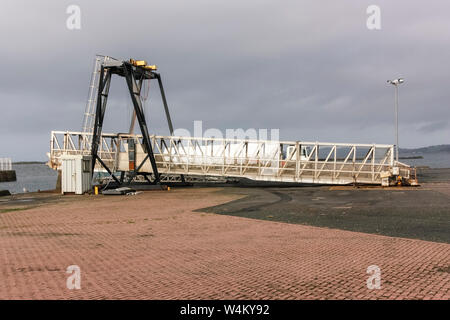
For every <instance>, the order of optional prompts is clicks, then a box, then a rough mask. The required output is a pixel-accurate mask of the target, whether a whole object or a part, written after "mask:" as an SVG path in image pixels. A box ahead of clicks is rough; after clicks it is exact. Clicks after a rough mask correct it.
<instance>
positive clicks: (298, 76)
mask: <svg viewBox="0 0 450 320" xmlns="http://www.w3.org/2000/svg"><path fill="white" fill-rule="evenodd" d="M373 4H375V5H378V6H379V7H380V9H381V30H369V29H368V28H367V26H366V20H367V18H368V17H369V15H368V14H367V13H366V9H367V7H368V6H369V5H373ZM69 5H78V6H79V7H80V9H81V29H80V30H69V29H68V28H67V27H66V20H67V19H68V17H69V14H67V13H66V9H67V7H68V6H69ZM0 37H1V39H2V42H1V43H2V44H1V50H0V61H1V71H0V105H1V114H0V121H1V122H0V157H6V156H10V157H12V158H13V160H14V161H19V160H46V155H45V154H46V152H48V149H49V139H50V131H51V130H81V126H82V118H83V112H84V108H85V104H86V99H87V93H88V86H89V80H90V73H91V69H92V63H93V58H94V56H95V54H97V53H99V54H105V55H110V56H113V57H117V58H122V59H129V58H136V59H145V60H147V61H148V62H150V63H151V64H156V65H158V68H159V72H160V73H161V75H162V77H163V81H164V85H165V90H166V95H167V99H168V102H169V107H170V110H171V114H172V119H173V122H174V125H175V127H182V128H186V129H189V130H192V129H193V121H194V120H202V121H203V127H204V128H219V129H222V130H224V129H226V128H243V129H248V128H257V129H258V128H267V129H271V128H278V129H280V137H281V139H284V140H306V141H332V142H362V143H394V108H393V104H394V88H393V87H392V86H390V85H388V84H387V83H386V80H387V79H392V78H395V77H404V78H405V79H406V82H405V83H404V84H403V85H402V86H401V87H400V147H419V146H427V145H434V144H447V143H450V107H449V101H450V89H449V84H450V63H449V61H450V2H449V1H446V0H441V1H436V0H434V1H433V0H432V1H411V0H408V1H406V0H405V1H381V0H378V1H377V0H372V1H363V0H353V1H350V0H341V1H336V0H326V1H324V0H320V1H318V0H308V1H300V0H294V1H279V0H272V1H266V0H258V1H249V0H247V1H243V0H240V1H231V0H226V1H213V0H205V1H192V0H191V1H185V0H177V1H168V0H165V1H155V0H153V1H132V0H127V1H98V0H97V1H76V0H72V1H61V0H58V1H56V0H54V1H18V0H13V1H5V0H3V1H2V2H1V4H0ZM155 89H156V87H155V86H153V87H152V88H151V91H150V97H149V100H148V101H147V105H146V113H147V117H148V123H149V126H150V128H151V132H152V133H157V134H166V133H167V132H168V130H167V128H166V125H165V122H164V118H163V112H162V105H161V102H160V96H159V94H158V92H157V91H156V90H155ZM130 114H131V102H130V99H129V97H128V96H127V95H126V91H125V82H124V80H123V79H121V78H113V82H112V86H111V91H110V98H109V100H108V114H107V115H106V118H105V131H107V132H124V131H126V128H127V127H128V123H129V119H128V118H129V116H130Z"/></svg>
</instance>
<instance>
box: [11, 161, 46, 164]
mask: <svg viewBox="0 0 450 320" xmlns="http://www.w3.org/2000/svg"><path fill="white" fill-rule="evenodd" d="M45 163H46V162H45V161H17V162H13V163H12V164H45Z"/></svg>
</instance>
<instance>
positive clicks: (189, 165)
mask: <svg viewBox="0 0 450 320" xmlns="http://www.w3.org/2000/svg"><path fill="white" fill-rule="evenodd" d="M131 140H132V141H134V144H135V148H134V149H135V151H134V152H135V154H134V156H132V157H130V155H129V148H128V145H129V143H130V142H132V141H131ZM150 140H151V145H152V148H153V152H154V156H155V160H156V163H157V168H158V171H159V173H161V174H163V175H166V176H167V175H193V176H215V177H235V178H248V179H252V180H259V181H275V182H295V183H318V184H352V183H359V184H378V185H380V184H382V183H383V179H384V181H386V179H391V180H392V179H393V178H395V177H396V176H401V177H402V178H403V179H405V180H407V181H410V182H411V184H414V183H413V182H414V181H416V180H415V179H416V177H415V170H414V169H412V168H410V167H409V166H407V165H405V164H402V163H397V162H395V161H394V146H393V145H381V144H345V143H324V142H304V141H265V140H239V139H217V138H194V137H173V136H155V135H152V136H150ZM91 141H92V134H91V133H86V132H68V131H67V132H66V131H52V133H51V141H50V153H49V154H48V156H49V163H48V164H49V166H50V167H51V168H53V169H60V167H61V161H60V157H61V155H63V154H84V155H89V154H90V153H91ZM98 155H99V157H100V158H101V160H102V161H103V162H104V163H105V164H106V165H107V166H108V167H109V168H111V169H112V171H113V172H118V171H129V170H130V159H135V164H133V168H136V171H137V172H146V173H152V167H151V165H150V161H149V160H148V158H147V157H146V153H145V152H144V150H143V144H142V137H141V136H140V135H134V134H107V133H105V134H102V136H101V139H100V144H99V149H98ZM96 169H99V170H101V167H100V166H99V165H98V167H96ZM383 184H385V183H383Z"/></svg>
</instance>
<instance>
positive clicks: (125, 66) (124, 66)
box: [91, 61, 184, 185]
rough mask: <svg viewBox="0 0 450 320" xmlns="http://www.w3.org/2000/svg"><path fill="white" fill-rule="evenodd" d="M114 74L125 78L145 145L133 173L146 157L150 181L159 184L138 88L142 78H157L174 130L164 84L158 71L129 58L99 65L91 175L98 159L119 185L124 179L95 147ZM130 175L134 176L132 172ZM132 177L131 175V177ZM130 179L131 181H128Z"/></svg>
mask: <svg viewBox="0 0 450 320" xmlns="http://www.w3.org/2000/svg"><path fill="white" fill-rule="evenodd" d="M113 74H116V75H119V76H122V77H124V78H125V80H126V83H127V86H128V90H129V92H130V96H131V101H132V102H133V107H134V112H135V115H136V118H137V120H138V123H139V127H140V129H141V133H142V140H143V141H142V143H143V145H144V149H145V150H144V151H145V152H146V153H147V155H146V157H145V158H144V160H143V161H142V163H141V164H140V165H139V166H137V169H135V170H134V173H135V174H136V173H137V171H139V169H140V168H141V167H142V165H143V164H144V162H145V161H147V160H148V159H149V160H150V163H151V166H152V170H153V175H154V180H153V183H155V184H158V183H159V182H160V176H159V172H158V167H157V165H156V160H155V156H154V153H153V148H152V145H151V141H150V137H149V133H148V127H147V122H146V120H145V115H144V109H143V107H142V101H141V98H140V94H141V88H142V83H143V81H144V80H151V79H157V80H158V85H159V89H160V91H161V97H162V100H163V104H164V111H165V114H166V118H167V124H168V126H169V130H170V134H173V125H172V120H171V118H170V113H169V108H168V106H167V101H166V95H165V93H164V88H163V85H162V81H161V75H160V74H158V73H156V72H154V71H152V70H149V69H146V68H144V67H140V66H135V65H133V64H131V63H130V62H127V61H123V62H122V63H121V64H114V65H110V66H109V65H102V66H101V69H100V77H99V83H98V95H97V107H96V112H95V120H94V132H93V136H92V148H91V155H92V175H93V174H94V168H95V163H96V161H97V160H98V162H99V163H100V164H101V165H102V167H104V168H105V170H106V171H107V172H108V173H109V174H110V175H111V177H112V178H113V179H114V180H115V181H116V182H117V184H119V185H121V184H122V183H123V180H122V179H121V180H120V181H119V179H117V177H115V176H114V174H113V173H112V172H111V170H110V168H108V166H107V165H106V164H105V163H104V162H103V161H102V160H101V158H100V157H99V156H98V148H99V144H100V138H101V134H102V127H103V119H104V116H105V111H106V104H107V101H108V95H109V88H110V85H111V77H112V75H113ZM132 177H133V176H132ZM131 179H132V178H131ZM131 179H130V181H131ZM182 180H184V177H182Z"/></svg>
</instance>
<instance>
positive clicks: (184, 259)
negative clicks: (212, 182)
mask: <svg viewBox="0 0 450 320" xmlns="http://www.w3.org/2000/svg"><path fill="white" fill-rule="evenodd" d="M216 190H217V189H179V190H173V191H169V192H146V193H143V194H139V195H136V196H127V197H114V196H110V197H103V196H98V197H94V196H91V197H80V198H76V199H77V201H65V202H62V203H59V204H47V205H44V206H41V207H38V208H35V209H29V210H25V211H15V212H8V213H0V272H1V278H0V279H1V285H0V298H1V299H74V298H75V299H405V298H408V299H449V298H450V293H449V291H450V273H449V272H450V245H449V244H443V243H433V242H426V241H420V240H409V239H400V238H392V237H385V236H377V235H369V234H363V233H357V232H348V231H341V230H331V229H326V228H317V227H309V226H302V225H291V224H285V223H277V222H270V221H258V220H250V219H245V218H239V217H232V216H223V215H215V214H206V213H199V212H193V211H192V210H195V209H197V208H202V207H207V206H211V205H217V204H219V203H223V202H225V201H229V200H232V199H233V196H231V195H224V194H221V193H220V192H215V191H216ZM74 264H75V265H78V266H79V267H80V268H81V290H69V289H67V288H66V279H67V276H68V274H66V273H65V271H66V268H67V266H69V265H74ZM373 264H375V265H378V266H379V267H380V268H381V272H382V274H381V281H382V282H381V286H382V288H381V289H380V290H369V289H367V287H366V280H367V278H368V276H369V275H368V274H366V269H367V267H368V266H369V265H373Z"/></svg>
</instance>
